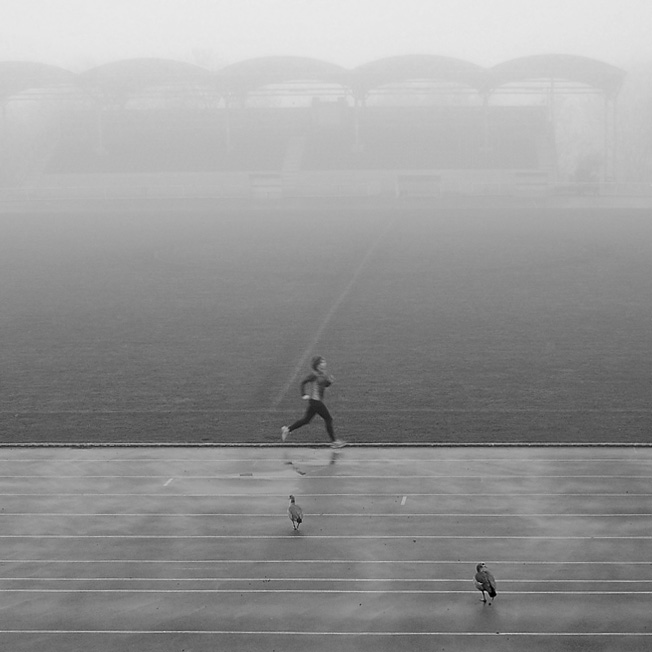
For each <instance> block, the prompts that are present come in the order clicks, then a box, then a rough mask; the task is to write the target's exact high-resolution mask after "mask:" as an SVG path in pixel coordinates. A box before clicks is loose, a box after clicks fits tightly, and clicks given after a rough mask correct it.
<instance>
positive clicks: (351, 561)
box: [0, 559, 650, 566]
mask: <svg viewBox="0 0 652 652" xmlns="http://www.w3.org/2000/svg"><path fill="white" fill-rule="evenodd" d="M0 563H2V564H157V565H158V564H166V565H171V564H183V565H184V566H186V565H188V564H194V565H206V564H213V565H220V564H227V565H228V564H249V565H254V564H264V565H267V564H293V565H296V564H322V565H328V564H348V565H357V564H383V565H384V564H396V565H398V566H400V565H408V566H411V565H421V566H425V565H428V566H438V565H439V566H446V565H451V564H454V565H456V566H460V565H463V564H477V563H478V562H477V559H467V560H463V559H455V560H437V561H434V560H430V559H411V560H406V559H292V560H288V559H0ZM486 563H491V564H493V565H496V566H498V565H501V566H532V565H539V566H542V565H545V566H586V565H591V566H649V565H650V562H649V561H624V560H623V561H611V560H607V561H602V560H597V561H542V560H523V559H520V560H515V561H514V560H512V561H507V560H504V559H503V560H494V559H487V562H486Z"/></svg>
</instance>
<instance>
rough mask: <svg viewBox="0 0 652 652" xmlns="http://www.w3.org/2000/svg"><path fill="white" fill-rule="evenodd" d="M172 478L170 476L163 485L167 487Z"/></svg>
mask: <svg viewBox="0 0 652 652" xmlns="http://www.w3.org/2000/svg"><path fill="white" fill-rule="evenodd" d="M172 480H173V478H170V479H169V480H168V481H167V482H166V483H165V484H164V485H163V486H164V487H167V486H168V485H169V484H170V482H172Z"/></svg>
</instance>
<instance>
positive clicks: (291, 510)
mask: <svg viewBox="0 0 652 652" xmlns="http://www.w3.org/2000/svg"><path fill="white" fill-rule="evenodd" d="M288 516H289V517H290V520H291V521H292V527H293V528H294V529H295V530H298V529H299V526H300V525H301V523H302V522H303V510H302V509H301V507H299V505H297V504H296V503H295V502H294V496H290V506H289V507H288Z"/></svg>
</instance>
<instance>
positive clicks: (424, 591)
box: [2, 588, 652, 597]
mask: <svg viewBox="0 0 652 652" xmlns="http://www.w3.org/2000/svg"><path fill="white" fill-rule="evenodd" d="M2 592H3V593H164V594H168V593H185V594H188V593H199V594H202V593H214V594H220V593H225V594H233V593H238V594H252V593H255V594H266V593H269V594H277V593H301V594H304V593H308V594H312V593H317V594H325V593H337V594H370V595H392V594H400V595H423V594H427V595H432V594H435V595H453V594H461V595H470V594H471V590H469V589H465V590H463V591H455V590H450V591H448V590H447V591H443V590H436V589H387V590H375V589H129V588H127V589H73V588H71V589H6V588H3V589H2ZM500 595H501V597H502V596H508V595H534V596H538V595H556V596H563V595H620V596H623V595H631V596H635V595H652V591H501V592H500Z"/></svg>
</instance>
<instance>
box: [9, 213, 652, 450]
mask: <svg viewBox="0 0 652 652" xmlns="http://www.w3.org/2000/svg"><path fill="white" fill-rule="evenodd" d="M0 266H1V272H2V279H3V282H2V284H1V286H0V303H1V305H2V310H1V312H0V329H1V331H0V332H1V333H2V343H3V345H2V349H1V352H0V356H1V359H0V360H1V368H2V391H1V392H0V433H1V437H2V440H3V441H4V442H6V443H23V442H63V443H78V442H95V443H101V442H141V443H146V442H162V443H166V442H167V443H184V442H187V443H201V442H215V443H220V442H259V443H267V442H275V441H277V440H278V437H279V430H280V426H281V425H283V424H285V423H287V422H289V421H291V420H294V419H295V418H297V417H298V416H300V414H301V412H302V410H303V407H304V406H303V404H302V402H301V400H300V397H299V391H298V380H299V379H300V377H301V376H302V375H303V374H304V372H305V371H306V370H307V363H308V360H309V357H310V356H311V355H312V354H313V353H321V354H322V355H324V356H325V357H326V358H327V359H328V362H329V371H330V372H331V373H333V374H334V375H335V376H336V379H337V382H336V384H335V385H334V386H333V387H332V388H331V389H330V390H329V392H328V394H327V403H328V405H329V407H330V409H331V411H332V413H333V415H334V417H335V425H336V429H337V432H338V434H339V436H341V437H342V438H344V439H346V440H348V441H350V442H354V443H355V442H360V443H365V442H367V443H368V442H442V443H485V442H499V443H500V442H506V443H517V442H548V443H550V442H566V443H568V442H580V443H586V442H616V443H618V442H649V440H650V432H651V431H652V417H651V412H650V370H651V369H652V335H651V331H650V327H649V326H650V323H652V216H651V215H650V211H646V210H625V209H622V210H615V209H612V210H599V209H592V210H583V211H582V210H572V211H571V210H567V211H564V210H561V209H546V208H543V207H541V208H536V207H529V208H528V207H515V206H512V207H500V208H499V207H496V206H493V207H492V206H488V207H487V208H486V210H483V209H478V208H475V209H461V208H460V209H453V208H436V207H431V208H427V209H425V208H419V209H417V208H397V207H395V206H391V207H386V208H380V209H359V210H354V209H343V208H341V207H332V208H328V207H323V208H319V209H317V208H313V209H301V208H285V209H283V208H262V207H259V208H250V209H247V210H245V209H236V208H228V209H227V208H224V209H221V210H220V209H215V210H212V211H191V210H188V211H169V212H165V211H161V212H143V211H131V212H130V211H125V212H106V213H102V212H100V211H98V210H93V209H92V208H89V211H87V212H74V213H72V212H71V213H68V214H66V213H47V212H41V213H39V214H31V215H28V214H22V215H6V214H5V215H2V216H1V217H0ZM317 421H318V419H316V420H315V423H314V424H311V425H310V426H308V427H306V428H304V429H303V430H301V431H298V432H297V433H296V434H294V435H293V437H294V442H296V443H309V442H322V441H325V434H324V432H323V426H322V424H321V423H318V422H317Z"/></svg>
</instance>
